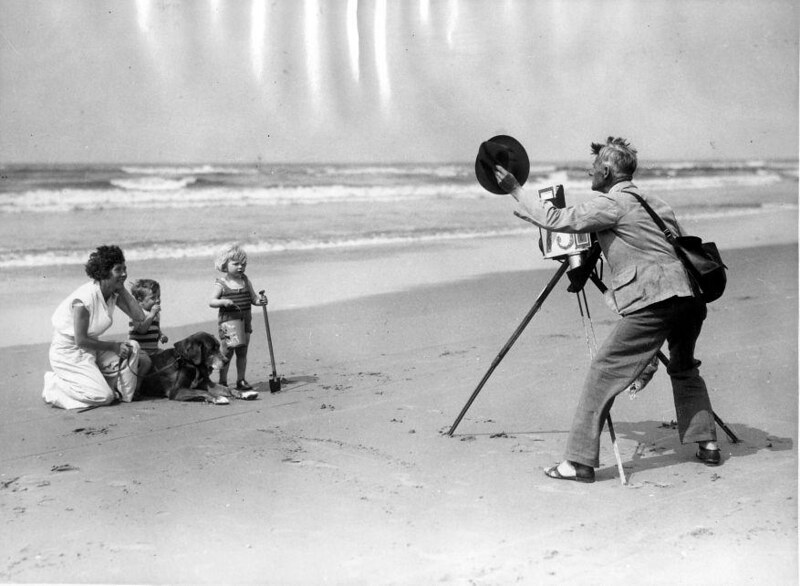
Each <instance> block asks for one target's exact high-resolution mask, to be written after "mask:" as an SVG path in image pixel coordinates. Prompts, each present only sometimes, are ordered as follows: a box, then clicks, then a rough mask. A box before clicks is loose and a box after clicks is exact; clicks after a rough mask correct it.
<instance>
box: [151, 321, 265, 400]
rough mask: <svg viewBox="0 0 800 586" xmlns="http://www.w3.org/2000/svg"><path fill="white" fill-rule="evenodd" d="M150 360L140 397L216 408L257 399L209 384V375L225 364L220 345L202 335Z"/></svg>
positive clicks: (207, 335)
mask: <svg viewBox="0 0 800 586" xmlns="http://www.w3.org/2000/svg"><path fill="white" fill-rule="evenodd" d="M150 358H151V359H152V361H153V366H152V367H151V368H150V370H149V371H148V372H147V374H145V375H144V380H143V381H142V386H141V389H140V390H139V393H140V394H141V395H146V396H150V397H166V398H167V399H170V400H172V401H199V400H202V401H207V402H209V403H216V404H218V405H225V404H227V403H229V402H230V401H228V399H229V398H235V399H254V398H255V397H256V396H257V395H258V393H255V392H254V391H250V392H248V393H246V394H243V393H241V392H240V391H237V390H236V389H230V388H228V387H225V386H222V385H219V384H217V383H215V382H213V381H212V380H211V378H210V375H211V371H213V370H214V369H219V368H220V367H221V366H222V365H223V364H225V362H226V360H225V357H224V356H223V355H222V353H221V352H220V343H219V342H218V341H217V339H216V338H215V337H214V336H212V335H211V334H208V333H206V332H197V333H196V334H192V335H191V336H189V337H188V338H185V339H183V340H180V341H179V342H175V345H174V347H172V348H170V349H167V350H162V351H161V352H156V353H155V354H153V355H151V356H150Z"/></svg>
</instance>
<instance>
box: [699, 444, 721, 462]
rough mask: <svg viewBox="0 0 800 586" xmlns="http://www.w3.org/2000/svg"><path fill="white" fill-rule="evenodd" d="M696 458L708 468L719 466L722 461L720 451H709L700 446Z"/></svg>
mask: <svg viewBox="0 0 800 586" xmlns="http://www.w3.org/2000/svg"><path fill="white" fill-rule="evenodd" d="M695 456H697V459H698V460H700V461H701V462H702V463H703V464H705V465H706V466H719V464H720V462H721V461H722V455H721V453H720V451H719V450H718V449H717V450H707V449H706V448H702V447H699V446H698V448H697V453H696V454H695Z"/></svg>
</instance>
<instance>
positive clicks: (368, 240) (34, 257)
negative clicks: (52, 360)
mask: <svg viewBox="0 0 800 586" xmlns="http://www.w3.org/2000/svg"><path fill="white" fill-rule="evenodd" d="M530 232H531V228H530V227H529V226H523V227H516V228H509V229H501V230H452V231H433V232H423V233H420V232H409V233H399V234H374V235H366V236H351V237H343V238H338V239H335V238H330V239H295V240H284V241H280V242H276V241H257V242H247V243H246V244H245V245H246V247H247V251H248V253H249V254H257V253H269V252H288V251H304V250H327V249H338V248H359V247H368V246H388V245H393V244H410V243H414V242H430V241H437V240H442V241H444V240H463V239H469V238H488V237H493V236H508V235H514V234H523V233H524V234H530ZM220 244H222V242H212V243H204V244H190V245H185V246H176V245H175V244H169V245H167V244H152V245H143V246H135V245H134V246H126V247H125V259H126V260H127V261H143V260H150V259H156V258H158V259H164V258H171V259H179V258H203V257H214V256H215V255H216V254H218V252H219V246H220ZM85 263H86V251H85V250H80V251H75V250H45V251H25V252H5V253H0V268H5V269H9V268H24V267H40V266H52V265H72V264H85Z"/></svg>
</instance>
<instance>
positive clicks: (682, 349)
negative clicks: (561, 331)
mask: <svg viewBox="0 0 800 586" xmlns="http://www.w3.org/2000/svg"><path fill="white" fill-rule="evenodd" d="M705 318H706V305H705V303H704V302H703V301H701V300H698V299H696V298H694V297H672V298H670V299H667V300H665V301H661V302H658V303H654V304H653V305H651V306H649V307H646V308H644V309H641V310H639V311H635V312H633V313H631V314H628V315H626V316H623V317H622V319H621V320H620V321H619V322H618V323H617V325H616V327H615V328H614V330H613V331H612V332H611V335H610V336H609V337H608V338H607V339H606V341H605V342H604V343H603V345H602V347H601V348H600V350H599V351H598V353H597V356H595V358H594V360H592V363H591V366H590V367H589V373H588V375H587V377H586V382H585V383H584V387H583V393H582V395H581V398H580V401H579V403H578V408H577V410H576V411H575V417H574V419H573V421H572V428H571V430H570V434H569V439H568V440H567V450H566V456H565V458H566V459H567V460H571V461H573V462H578V463H579V464H585V465H587V466H592V467H595V468H597V467H598V466H599V465H600V432H601V431H602V429H603V424H604V423H605V420H606V415H607V414H608V412H609V410H610V409H611V405H612V404H613V402H614V398H615V397H616V396H617V395H618V394H619V393H621V392H622V391H624V390H625V389H626V388H628V386H629V385H630V384H631V383H632V382H633V381H634V380H636V379H637V378H638V377H639V375H640V374H641V373H642V371H643V370H644V368H645V366H647V364H648V363H649V362H650V361H651V360H652V359H653V358H654V357H655V355H656V353H657V352H658V350H659V349H660V348H661V346H662V345H663V344H664V341H665V340H666V341H667V343H668V344H669V365H668V367H667V373H668V374H669V376H670V379H671V380H672V394H673V399H674V401H675V411H676V414H677V420H678V436H679V437H680V440H681V443H690V442H702V441H716V439H717V436H716V431H717V430H716V426H715V424H714V413H713V411H712V409H711V401H710V400H709V398H708V390H707V389H706V384H705V381H703V378H702V377H701V376H700V371H699V366H700V361H699V360H696V359H695V357H694V349H695V343H696V341H697V337H698V336H699V335H700V329H701V328H702V325H703V320H705Z"/></svg>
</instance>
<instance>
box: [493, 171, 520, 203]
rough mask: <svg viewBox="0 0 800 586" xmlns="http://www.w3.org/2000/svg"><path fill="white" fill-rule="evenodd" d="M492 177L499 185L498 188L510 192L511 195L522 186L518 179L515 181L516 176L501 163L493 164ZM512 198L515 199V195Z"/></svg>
mask: <svg viewBox="0 0 800 586" xmlns="http://www.w3.org/2000/svg"><path fill="white" fill-rule="evenodd" d="M494 178H495V179H496V180H497V185H499V186H500V189H502V190H503V191H505V192H506V193H510V194H511V195H512V196H514V192H515V191H516V190H517V189H519V188H520V187H522V186H521V185H520V184H519V181H517V178H516V177H514V176H513V175H512V174H511V173H509V172H508V171H507V170H506V169H504V168H503V167H502V166H501V165H495V166H494ZM514 199H516V196H514Z"/></svg>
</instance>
